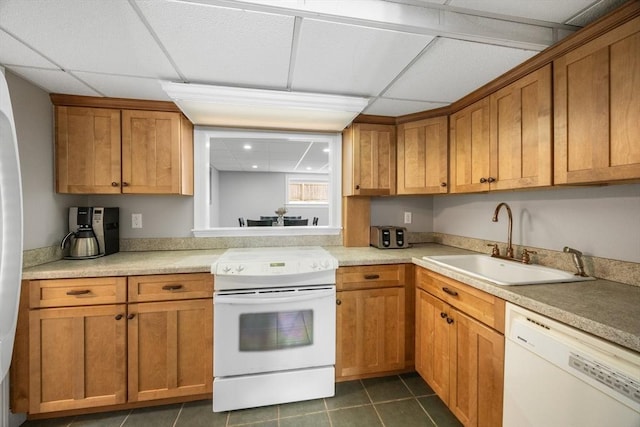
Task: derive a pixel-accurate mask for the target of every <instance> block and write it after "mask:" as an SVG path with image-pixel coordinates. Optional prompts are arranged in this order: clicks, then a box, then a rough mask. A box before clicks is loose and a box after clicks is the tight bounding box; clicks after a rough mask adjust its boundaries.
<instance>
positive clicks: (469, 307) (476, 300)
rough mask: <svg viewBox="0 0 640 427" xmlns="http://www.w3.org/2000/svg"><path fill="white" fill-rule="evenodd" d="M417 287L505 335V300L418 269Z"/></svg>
mask: <svg viewBox="0 0 640 427" xmlns="http://www.w3.org/2000/svg"><path fill="white" fill-rule="evenodd" d="M416 286H417V287H419V288H421V289H424V290H425V291H427V292H429V293H430V294H432V295H434V296H436V297H438V298H440V299H441V300H442V301H445V302H447V303H448V304H450V305H452V306H453V307H455V308H457V309H459V310H460V311H462V312H464V313H466V314H468V315H469V316H471V317H473V318H475V319H476V320H479V321H480V322H482V323H484V324H485V325H487V326H490V327H492V328H493V329H495V330H497V331H499V332H502V333H504V308H505V307H504V300H502V299H500V298H497V297H495V296H493V295H490V294H488V293H486V292H483V291H481V290H479V289H475V288H473V287H471V286H469V285H466V284H464V283H461V282H458V281H457V280H453V279H450V278H448V277H445V276H443V275H441V274H438V273H434V272H432V271H429V270H427V269H424V268H416Z"/></svg>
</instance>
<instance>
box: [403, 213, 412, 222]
mask: <svg viewBox="0 0 640 427" xmlns="http://www.w3.org/2000/svg"><path fill="white" fill-rule="evenodd" d="M404 223H405V224H411V212H405V213H404Z"/></svg>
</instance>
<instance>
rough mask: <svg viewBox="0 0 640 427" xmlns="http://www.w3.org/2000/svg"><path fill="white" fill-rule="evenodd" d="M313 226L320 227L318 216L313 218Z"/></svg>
mask: <svg viewBox="0 0 640 427" xmlns="http://www.w3.org/2000/svg"><path fill="white" fill-rule="evenodd" d="M311 224H313V225H318V217H317V216H314V217H313V222H312V223H311Z"/></svg>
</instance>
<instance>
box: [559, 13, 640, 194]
mask: <svg viewBox="0 0 640 427" xmlns="http://www.w3.org/2000/svg"><path fill="white" fill-rule="evenodd" d="M553 69H554V95H555V96H554V121H555V134H554V165H555V166H554V180H555V184H576V183H595V182H607V181H617V180H629V179H637V178H640V120H638V118H639V117H640V17H638V18H635V19H633V20H631V21H629V22H627V23H626V24H624V25H621V26H620V27H618V28H616V29H614V30H612V31H610V32H608V33H606V34H605V35H603V36H601V37H598V38H596V39H594V40H593V41H591V42H589V43H586V44H584V45H583V46H581V47H579V48H577V49H575V50H573V51H571V52H569V53H567V54H566V55H565V56H562V57H560V58H559V59H557V60H556V61H554V64H553Z"/></svg>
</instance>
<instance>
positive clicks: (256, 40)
mask: <svg viewBox="0 0 640 427" xmlns="http://www.w3.org/2000/svg"><path fill="white" fill-rule="evenodd" d="M137 4H138V5H139V7H140V10H141V11H142V13H143V14H144V16H145V18H146V19H147V20H148V21H149V23H150V24H151V25H152V26H153V28H154V30H155V31H156V33H157V35H158V38H159V39H160V40H161V42H162V44H163V45H164V46H165V48H166V49H167V51H168V52H169V55H170V56H171V58H172V59H173V60H174V62H175V63H176V65H177V67H178V69H179V70H180V71H181V72H182V73H183V74H184V76H185V77H186V79H187V80H188V81H189V82H198V83H215V84H228V83H233V84H234V85H240V86H266V87H271V88H285V87H286V85H287V76H288V72H289V58H290V50H291V43H292V38H293V27H294V18H293V17H291V16H280V15H273V14H266V13H257V12H251V11H246V10H240V9H229V8H221V7H214V6H208V5H203V4H188V3H178V2H166V1H157V0H138V1H137ZM177 29H180V31H177Z"/></svg>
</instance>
